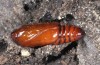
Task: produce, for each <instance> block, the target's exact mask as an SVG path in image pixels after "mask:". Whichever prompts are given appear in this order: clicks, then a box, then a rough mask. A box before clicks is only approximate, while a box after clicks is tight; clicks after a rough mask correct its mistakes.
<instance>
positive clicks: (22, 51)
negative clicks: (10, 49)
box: [21, 49, 31, 57]
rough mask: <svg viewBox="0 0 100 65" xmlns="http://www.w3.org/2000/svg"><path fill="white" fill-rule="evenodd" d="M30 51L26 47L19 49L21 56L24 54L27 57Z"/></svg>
mask: <svg viewBox="0 0 100 65" xmlns="http://www.w3.org/2000/svg"><path fill="white" fill-rule="evenodd" d="M30 55H31V54H30V52H29V51H28V50H26V49H22V50H21V56H24V57H27V56H30Z"/></svg>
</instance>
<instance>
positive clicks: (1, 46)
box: [0, 39, 8, 52]
mask: <svg viewBox="0 0 100 65" xmlns="http://www.w3.org/2000/svg"><path fill="white" fill-rule="evenodd" d="M7 46H8V43H7V42H6V41H5V40H4V39H2V40H0V52H4V51H5V50H6V49H7Z"/></svg>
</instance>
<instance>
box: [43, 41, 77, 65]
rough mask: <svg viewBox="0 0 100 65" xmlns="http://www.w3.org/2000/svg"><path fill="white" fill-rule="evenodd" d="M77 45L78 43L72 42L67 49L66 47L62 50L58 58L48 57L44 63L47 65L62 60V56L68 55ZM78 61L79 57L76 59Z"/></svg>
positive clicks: (44, 59)
mask: <svg viewBox="0 0 100 65" xmlns="http://www.w3.org/2000/svg"><path fill="white" fill-rule="evenodd" d="M77 44H78V43H77V42H72V43H71V44H69V45H68V46H67V47H65V48H64V49H63V50H61V53H60V54H58V56H53V55H48V56H47V57H44V58H43V62H44V63H46V64H47V63H50V62H52V61H56V60H57V59H59V58H61V56H62V55H65V54H66V53H68V52H69V51H70V50H71V49H72V48H74V49H76V47H77ZM76 59H77V55H76V57H75V60H76Z"/></svg>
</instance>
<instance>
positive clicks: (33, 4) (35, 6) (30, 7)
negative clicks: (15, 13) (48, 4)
mask: <svg viewBox="0 0 100 65" xmlns="http://www.w3.org/2000/svg"><path fill="white" fill-rule="evenodd" d="M41 2H42V0H35V1H34V2H32V1H30V2H28V3H23V8H24V10H25V11H29V10H36V9H38V8H39V7H40V5H41Z"/></svg>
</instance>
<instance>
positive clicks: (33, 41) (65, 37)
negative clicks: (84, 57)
mask: <svg viewBox="0 0 100 65" xmlns="http://www.w3.org/2000/svg"><path fill="white" fill-rule="evenodd" d="M83 35H84V31H83V30H82V29H81V28H79V27H76V26H74V25H67V24H66V25H60V24H59V23H57V22H54V23H38V24H29V25H24V26H22V27H20V28H19V29H16V30H14V31H13V32H12V33H11V37H12V39H13V40H14V41H15V42H16V43H18V44H19V45H21V46H24V47H37V46H44V45H48V44H63V43H64V42H73V41H76V40H79V39H81V38H82V37H83Z"/></svg>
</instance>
